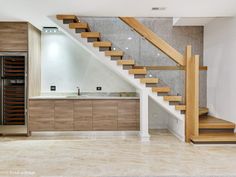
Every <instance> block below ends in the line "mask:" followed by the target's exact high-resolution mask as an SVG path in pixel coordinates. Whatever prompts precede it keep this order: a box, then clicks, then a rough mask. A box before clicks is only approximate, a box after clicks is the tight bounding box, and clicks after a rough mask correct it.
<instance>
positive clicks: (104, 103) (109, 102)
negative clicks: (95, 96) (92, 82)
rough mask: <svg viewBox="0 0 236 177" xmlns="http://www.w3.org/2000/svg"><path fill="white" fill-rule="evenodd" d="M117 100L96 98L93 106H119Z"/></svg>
mask: <svg viewBox="0 0 236 177" xmlns="http://www.w3.org/2000/svg"><path fill="white" fill-rule="evenodd" d="M117 104H118V103H117V101H116V100H94V101H93V107H117Z"/></svg>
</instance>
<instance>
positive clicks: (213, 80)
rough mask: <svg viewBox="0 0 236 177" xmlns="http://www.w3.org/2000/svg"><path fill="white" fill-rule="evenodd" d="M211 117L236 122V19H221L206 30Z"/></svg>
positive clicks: (205, 40) (208, 95)
mask: <svg viewBox="0 0 236 177" xmlns="http://www.w3.org/2000/svg"><path fill="white" fill-rule="evenodd" d="M204 65H206V66H208V78H207V84H208V86H207V101H208V104H207V105H208V107H209V108H210V114H212V115H214V116H216V117H219V118H222V119H225V120H229V121H232V122H235V123H236V107H235V100H236V17H234V18H233V17H232V18H217V19H215V20H213V21H212V22H210V23H209V24H207V25H206V26H205V29H204Z"/></svg>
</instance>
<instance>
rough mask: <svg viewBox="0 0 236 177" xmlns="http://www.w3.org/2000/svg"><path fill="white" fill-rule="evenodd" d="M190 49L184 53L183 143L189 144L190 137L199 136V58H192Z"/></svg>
mask: <svg viewBox="0 0 236 177" xmlns="http://www.w3.org/2000/svg"><path fill="white" fill-rule="evenodd" d="M191 50H192V47H191V46H190V45H189V46H187V47H186V51H185V66H186V73H185V84H186V87H185V99H186V100H185V101H186V116H185V141H186V142H190V140H191V136H198V135H199V115H198V114H199V113H198V111H199V56H198V55H195V56H192V54H191Z"/></svg>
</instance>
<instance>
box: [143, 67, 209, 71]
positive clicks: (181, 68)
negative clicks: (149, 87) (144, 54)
mask: <svg viewBox="0 0 236 177" xmlns="http://www.w3.org/2000/svg"><path fill="white" fill-rule="evenodd" d="M144 67H146V69H147V70H169V71H176V70H185V66H144ZM199 70H200V71H207V66H199Z"/></svg>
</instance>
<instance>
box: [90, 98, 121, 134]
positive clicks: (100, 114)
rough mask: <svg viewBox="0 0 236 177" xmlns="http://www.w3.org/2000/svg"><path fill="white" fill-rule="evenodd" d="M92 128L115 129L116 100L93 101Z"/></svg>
mask: <svg viewBox="0 0 236 177" xmlns="http://www.w3.org/2000/svg"><path fill="white" fill-rule="evenodd" d="M93 130H107V131H108V130H111V131H115V130H117V101H116V100H94V101H93Z"/></svg>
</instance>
